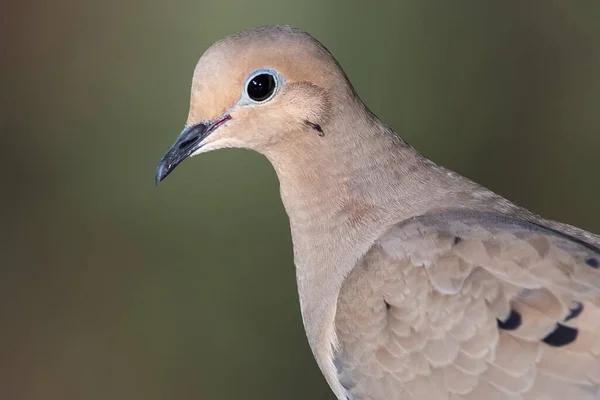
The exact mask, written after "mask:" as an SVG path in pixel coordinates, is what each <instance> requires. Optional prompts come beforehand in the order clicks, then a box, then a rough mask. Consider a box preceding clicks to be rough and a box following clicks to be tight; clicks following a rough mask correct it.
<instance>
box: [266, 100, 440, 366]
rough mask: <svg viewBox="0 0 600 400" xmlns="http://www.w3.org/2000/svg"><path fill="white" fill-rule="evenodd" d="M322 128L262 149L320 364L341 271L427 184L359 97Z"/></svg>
mask: <svg viewBox="0 0 600 400" xmlns="http://www.w3.org/2000/svg"><path fill="white" fill-rule="evenodd" d="M322 128H323V134H324V136H319V135H318V134H317V132H311V131H310V129H307V130H305V131H302V132H298V133H297V135H298V137H301V138H303V139H302V140H303V141H302V142H301V143H300V144H298V143H296V144H295V145H294V146H293V150H292V149H284V148H279V149H273V150H272V151H269V152H267V153H266V156H267V158H269V160H270V161H271V163H272V164H273V167H274V168H275V170H276V172H277V175H278V178H279V182H280V191H281V197H282V201H283V203H284V206H285V209H286V211H287V214H288V216H289V220H290V226H291V232H292V239H293V244H294V261H295V264H296V271H297V273H296V276H297V280H298V290H299V295H300V303H301V309H302V315H303V320H304V324H305V327H306V331H307V335H308V339H309V342H310V344H311V347H312V349H313V351H314V352H315V355H316V357H317V359H318V360H319V362H320V363H322V362H328V361H327V360H330V359H331V357H330V351H331V347H332V346H331V345H332V344H333V342H335V332H334V331H332V329H334V323H333V318H334V316H335V305H336V300H337V295H338V293H339V289H340V288H341V285H342V282H343V280H344V278H345V277H346V276H347V275H348V273H349V272H350V271H351V269H352V268H353V267H354V266H355V265H356V263H357V261H358V260H359V259H360V258H361V257H362V256H363V255H364V254H365V253H366V252H367V250H368V249H369V247H370V246H371V245H372V244H373V243H374V242H375V240H376V239H377V237H379V236H380V235H381V234H382V233H383V232H384V230H385V229H386V228H387V227H389V226H390V225H391V224H393V223H396V222H399V221H401V220H403V219H405V218H408V217H410V216H412V215H415V213H417V212H418V209H417V208H418V206H419V205H423V206H424V204H423V201H422V200H421V201H418V198H419V197H421V196H422V195H423V194H424V193H425V192H426V191H427V187H426V186H427V184H426V181H427V179H426V178H425V177H423V176H422V174H421V173H420V171H421V170H422V169H424V168H423V167H424V163H426V161H425V159H424V158H423V157H421V156H420V155H419V154H418V153H417V152H416V151H414V150H413V149H412V148H411V147H409V146H408V145H407V144H406V143H405V142H403V141H402V140H401V139H400V138H399V137H398V136H397V135H396V134H395V133H394V132H393V131H391V130H390V129H389V128H387V127H386V126H384V125H383V124H382V123H380V122H379V121H378V120H377V119H376V117H375V116H373V115H372V114H371V113H370V112H369V111H368V110H367V109H366V108H365V107H364V106H362V103H360V104H359V105H355V106H354V107H353V108H349V109H348V108H347V109H341V110H340V114H339V115H338V116H337V117H333V118H332V119H331V120H330V121H329V122H328V123H327V124H326V125H323V126H322ZM302 135H304V136H302ZM426 196H427V195H426ZM432 197H433V196H432ZM321 367H322V369H323V365H322V366H321Z"/></svg>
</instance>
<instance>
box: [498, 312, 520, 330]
mask: <svg viewBox="0 0 600 400" xmlns="http://www.w3.org/2000/svg"><path fill="white" fill-rule="evenodd" d="M496 321H497V322H498V328H500V329H503V330H505V331H514V330H515V329H517V328H518V327H519V326H521V314H519V313H518V312H516V311H515V310H510V315H509V316H508V318H506V320H504V321H501V320H499V319H497V320H496Z"/></svg>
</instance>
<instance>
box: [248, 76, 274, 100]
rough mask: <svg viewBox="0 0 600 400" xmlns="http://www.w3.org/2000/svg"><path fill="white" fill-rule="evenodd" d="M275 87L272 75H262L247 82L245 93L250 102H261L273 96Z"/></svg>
mask: <svg viewBox="0 0 600 400" xmlns="http://www.w3.org/2000/svg"><path fill="white" fill-rule="evenodd" d="M276 86H277V83H276V81H275V78H274V77H273V75H271V74H268V73H262V74H259V75H256V76H255V77H253V78H251V79H250V80H249V81H248V84H247V86H246V92H248V96H249V97H250V98H251V99H252V100H254V101H256V102H263V101H265V100H267V99H268V98H270V97H271V96H272V95H273V92H275V87H276Z"/></svg>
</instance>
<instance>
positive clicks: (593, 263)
mask: <svg viewBox="0 0 600 400" xmlns="http://www.w3.org/2000/svg"><path fill="white" fill-rule="evenodd" d="M585 263H586V264H587V265H589V266H590V267H592V268H598V267H600V261H598V259H597V258H595V257H590V258H588V259H587V260H585Z"/></svg>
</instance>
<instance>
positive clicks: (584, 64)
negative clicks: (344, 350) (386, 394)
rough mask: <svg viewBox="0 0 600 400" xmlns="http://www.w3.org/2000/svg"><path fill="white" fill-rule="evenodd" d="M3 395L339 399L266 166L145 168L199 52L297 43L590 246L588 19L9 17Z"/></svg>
mask: <svg viewBox="0 0 600 400" xmlns="http://www.w3.org/2000/svg"><path fill="white" fill-rule="evenodd" d="M0 7H1V9H0V11H1V12H0V34H1V35H0V68H1V69H2V74H1V78H2V81H1V82H2V86H1V93H0V106H1V108H0V110H1V114H0V124H1V125H0V127H1V130H0V132H1V133H2V156H1V157H0V171H2V196H1V197H0V213H1V216H2V220H1V221H2V223H1V228H0V235H1V236H0V255H1V257H2V258H1V259H2V269H1V271H2V273H1V275H0V323H1V325H0V398H1V399H3V400H4V399H7V400H12V399H18V400H21V399H23V400H30V399H31V400H34V399H35V400H38V399H49V400H54V399H56V400H58V399H60V400H71V399H73V400H75V399H85V400H88V399H89V400H95V399H98V400H101V399H102V400H105V399H128V400H132V399H133V400H135V399H144V400H152V399H234V398H244V399H306V398H310V399H333V396H332V395H331V394H330V392H329V389H328V388H327V386H326V384H325V382H324V380H323V378H322V377H321V374H320V372H319V371H318V369H317V367H316V364H315V362H314V361H313V359H312V354H311V352H310V350H309V348H308V345H307V343H306V340H305V337H304V331H303V328H302V324H301V318H300V312H299V306H298V301H297V294H296V284H295V274H294V266H293V262H292V251H291V241H290V235H289V230H288V225H287V218H286V215H285V213H284V210H283V207H282V205H281V203H280V200H279V193H278V183H277V180H276V177H275V174H274V172H273V171H272V169H271V167H270V165H269V164H268V163H267V161H266V160H265V159H264V158H262V157H261V156H259V155H256V154H253V153H251V152H248V151H243V150H226V151H220V152H216V153H211V154H207V155H204V156H202V157H197V158H194V159H193V160H192V161H186V162H185V163H184V164H183V165H182V166H181V167H179V168H178V169H177V170H176V171H175V173H173V175H171V177H170V178H169V179H168V180H167V181H166V182H164V183H163V184H162V185H161V186H160V187H158V188H156V187H155V186H154V182H153V178H154V168H155V166H156V164H157V162H158V159H159V158H160V157H161V156H162V154H163V153H164V152H165V151H166V150H167V149H168V147H169V146H170V145H171V143H172V142H173V140H174V139H175V137H176V135H177V134H178V133H179V131H180V130H181V128H182V127H183V124H184V122H185V119H186V116H187V111H188V100H189V87H190V83H191V76H192V71H193V68H194V66H195V63H196V61H197V59H198V57H199V56H200V55H201V54H202V52H203V51H204V50H205V49H206V48H207V47H208V46H209V45H210V44H211V43H212V42H214V41H215V40H217V39H220V38H221V37H223V36H225V35H227V34H230V33H233V32H237V31H239V30H243V29H245V28H249V27H254V26H259V25H265V24H276V23H278V24H291V25H295V26H298V27H300V28H302V29H304V30H307V31H309V32H311V33H312V34H313V35H314V36H316V37H317V38H318V39H320V40H321V41H322V42H323V43H324V44H325V45H326V46H327V47H328V48H329V49H330V50H331V51H332V53H333V54H334V55H335V56H336V57H337V59H338V60H339V61H340V63H341V64H342V66H343V67H344V68H345V70H346V72H347V73H348V75H349V77H350V79H351V80H352V81H353V83H354V85H355V87H356V89H357V91H358V92H359V94H360V95H361V97H362V98H363V100H364V101H365V102H366V103H367V104H368V105H369V106H370V107H371V108H372V110H373V111H374V112H375V113H376V114H377V115H378V116H379V117H381V118H382V119H383V120H384V121H385V122H386V123H388V124H389V125H391V126H392V127H394V128H395V130H396V131H398V132H400V133H401V134H402V135H403V137H404V138H405V139H407V140H408V141H409V142H410V143H411V144H413V145H414V146H416V147H417V148H418V149H420V150H421V151H422V152H423V153H424V154H426V155H427V156H429V157H431V158H433V159H434V160H436V161H437V162H439V163H442V164H444V165H446V166H448V167H450V168H453V169H455V170H457V171H458V172H460V173H463V174H465V175H467V176H469V177H471V178H473V179H475V180H477V181H479V182H480V183H483V184H485V185H486V186H488V187H490V188H492V189H494V190H496V191H498V192H499V193H501V194H502V195H504V196H507V197H508V198H510V199H512V200H514V201H516V202H517V203H519V204H521V205H523V206H526V207H529V208H532V209H533V210H535V211H536V212H538V213H541V214H542V215H544V216H547V217H550V218H554V219H558V220H561V221H566V222H570V223H572V224H576V225H579V226H581V227H583V228H586V229H589V230H592V231H595V232H600V208H599V202H598V199H599V198H600V185H599V178H598V175H599V172H600V167H599V166H600V164H599V162H600V112H599V111H598V106H599V105H600V23H598V21H600V3H598V2H592V1H589V2H584V1H580V2H574V1H573V2H566V1H559V0H552V1H542V0H537V1H526V2H524V1H517V0H510V1H481V0H472V1H455V2H449V1H446V0H435V1H434V0H429V1H396V2H394V4H392V2H389V3H388V4H385V3H383V2H382V3H368V2H365V1H335V2H334V1H330V2H328V1H323V0H302V1H294V2H287V3H281V2H274V1H267V0H254V1H245V0H219V1H217V0H214V1H202V0H196V1H185V0H182V1H165V0H163V1H159V0H150V1H141V0H130V1H125V2H121V1H116V0H106V1H89V0H88V1H81V0H79V1H78V0H55V1H52V2H49V1H42V0H26V1H22V2H16V1H13V2H3V3H2V5H1V6H0Z"/></svg>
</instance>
